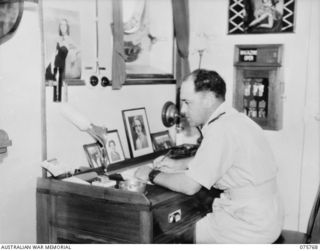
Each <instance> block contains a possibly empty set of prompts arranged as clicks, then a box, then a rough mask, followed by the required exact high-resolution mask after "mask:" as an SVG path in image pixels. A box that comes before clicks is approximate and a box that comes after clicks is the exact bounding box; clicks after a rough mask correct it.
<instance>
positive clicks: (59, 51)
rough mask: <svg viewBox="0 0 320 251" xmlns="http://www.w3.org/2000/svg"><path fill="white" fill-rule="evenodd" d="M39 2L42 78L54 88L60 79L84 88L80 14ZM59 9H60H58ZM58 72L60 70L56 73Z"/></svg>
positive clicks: (45, 2)
mask: <svg viewBox="0 0 320 251" xmlns="http://www.w3.org/2000/svg"><path fill="white" fill-rule="evenodd" d="M55 5H57V4H53V3H50V1H44V0H42V10H41V20H42V31H43V34H42V36H43V41H44V64H45V65H44V75H45V76H44V79H45V84H46V86H51V85H53V86H55V85H57V84H56V82H57V81H58V80H59V78H60V76H59V75H61V76H62V79H63V81H64V82H65V83H66V84H67V85H69V86H72V85H85V82H84V80H83V79H81V77H82V56H81V27H80V13H79V11H77V10H70V9H68V10H66V9H62V8H61V7H60V5H59V6H55ZM59 7H60V8H59ZM60 69H62V70H60Z"/></svg>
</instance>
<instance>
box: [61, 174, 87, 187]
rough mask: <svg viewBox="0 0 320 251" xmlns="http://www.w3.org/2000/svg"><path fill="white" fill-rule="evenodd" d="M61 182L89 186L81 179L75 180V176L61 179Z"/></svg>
mask: <svg viewBox="0 0 320 251" xmlns="http://www.w3.org/2000/svg"><path fill="white" fill-rule="evenodd" d="M62 180H63V181H67V182H72V183H78V184H84V185H90V183H89V182H87V181H84V180H83V179H80V178H77V177H75V176H72V177H69V178H65V179H62Z"/></svg>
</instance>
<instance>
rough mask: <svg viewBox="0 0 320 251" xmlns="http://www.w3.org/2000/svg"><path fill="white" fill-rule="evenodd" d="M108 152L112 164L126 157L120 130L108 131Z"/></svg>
mask: <svg viewBox="0 0 320 251" xmlns="http://www.w3.org/2000/svg"><path fill="white" fill-rule="evenodd" d="M107 153H108V158H109V161H110V164H112V163H116V162H120V161H122V160H124V159H125V157H124V153H123V148H122V144H121V141H120V137H119V133H118V130H111V131H108V139H107Z"/></svg>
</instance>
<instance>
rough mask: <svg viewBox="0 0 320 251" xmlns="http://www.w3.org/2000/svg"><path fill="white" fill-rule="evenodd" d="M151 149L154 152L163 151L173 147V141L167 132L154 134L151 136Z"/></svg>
mask: <svg viewBox="0 0 320 251" xmlns="http://www.w3.org/2000/svg"><path fill="white" fill-rule="evenodd" d="M151 138H152V143H153V147H154V149H155V150H156V151H160V150H165V149H169V148H171V147H173V145H174V144H173V141H172V139H171V137H170V134H169V131H168V130H167V131H163V132H156V133H153V134H151Z"/></svg>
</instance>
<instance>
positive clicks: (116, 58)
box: [112, 0, 126, 90]
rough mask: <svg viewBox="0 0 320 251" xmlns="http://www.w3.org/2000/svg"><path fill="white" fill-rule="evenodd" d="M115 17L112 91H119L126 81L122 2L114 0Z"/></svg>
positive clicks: (113, 10)
mask: <svg viewBox="0 0 320 251" xmlns="http://www.w3.org/2000/svg"><path fill="white" fill-rule="evenodd" d="M112 6H113V8H112V15H113V24H112V32H113V54H112V89H113V90H119V89H121V86H122V85H123V84H124V82H125V80H126V65H125V61H124V46H123V23H122V1H121V0H112Z"/></svg>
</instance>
